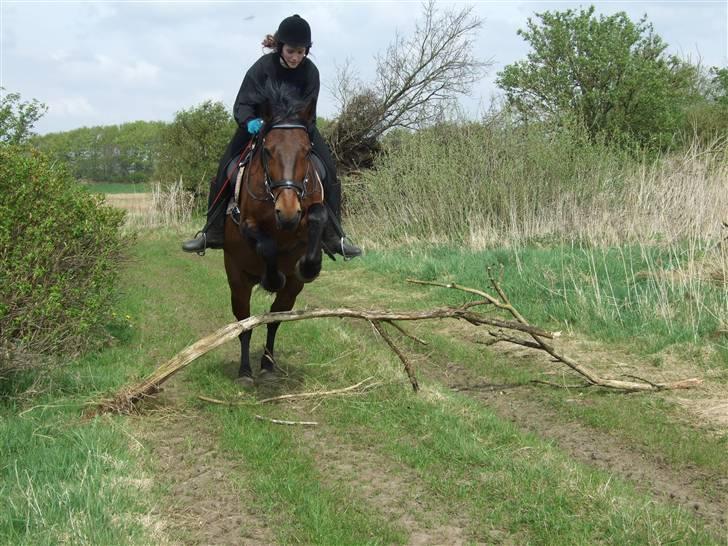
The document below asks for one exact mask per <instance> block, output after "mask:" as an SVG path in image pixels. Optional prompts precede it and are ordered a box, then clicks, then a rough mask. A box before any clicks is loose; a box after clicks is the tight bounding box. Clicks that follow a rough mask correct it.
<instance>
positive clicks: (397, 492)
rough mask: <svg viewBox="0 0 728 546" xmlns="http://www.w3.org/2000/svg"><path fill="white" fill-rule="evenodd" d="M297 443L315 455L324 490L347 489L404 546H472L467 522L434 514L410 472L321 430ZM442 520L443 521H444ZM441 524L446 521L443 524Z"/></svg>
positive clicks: (498, 538)
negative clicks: (392, 528)
mask: <svg viewBox="0 0 728 546" xmlns="http://www.w3.org/2000/svg"><path fill="white" fill-rule="evenodd" d="M301 438H302V440H303V441H305V443H306V445H307V446H308V447H310V449H311V450H312V453H313V454H314V458H315V462H316V467H317V468H318V469H319V471H320V475H321V479H322V482H323V484H324V485H326V486H327V487H332V488H333V487H340V486H341V484H342V483H345V484H347V485H348V486H349V487H350V493H351V495H352V496H353V497H354V498H355V499H357V502H359V503H364V504H366V505H368V506H369V507H372V508H373V509H374V510H375V511H376V512H377V513H379V514H380V517H382V518H384V519H386V520H387V521H388V522H389V523H392V524H394V525H396V526H397V527H399V528H401V529H404V531H405V532H406V533H407V537H408V541H407V544H409V545H411V546H429V545H433V546H434V545H440V544H448V545H452V546H459V545H462V544H477V543H480V542H474V538H477V537H473V536H471V535H470V533H469V531H468V524H467V519H465V518H463V517H457V516H455V515H454V513H455V510H454V509H451V510H449V512H452V513H447V512H445V511H444V510H443V507H442V506H439V508H435V507H434V506H433V501H432V498H431V494H430V493H429V492H428V491H427V490H426V489H425V488H424V487H422V486H421V485H420V483H419V482H420V479H419V477H418V476H417V475H416V473H415V472H414V471H413V470H411V469H410V468H408V467H406V466H404V465H401V464H398V463H397V462H396V461H393V460H391V459H389V458H387V457H384V456H383V455H381V454H380V453H378V452H376V451H375V450H374V449H366V448H364V449H362V448H360V447H356V446H354V445H352V444H350V443H347V442H346V441H345V440H344V439H343V438H341V436H340V435H338V434H337V433H336V432H335V431H331V430H327V429H326V427H317V428H316V429H307V430H305V431H302V433H301ZM443 516H445V517H443ZM443 520H446V521H443ZM504 537H505V533H502V532H500V531H493V532H492V534H491V536H490V537H488V540H487V543H490V544H492V543H499V544H500V543H502V542H503V539H504Z"/></svg>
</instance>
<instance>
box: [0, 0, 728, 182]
mask: <svg viewBox="0 0 728 546" xmlns="http://www.w3.org/2000/svg"><path fill="white" fill-rule="evenodd" d="M481 25H482V21H480V20H479V19H478V18H477V17H475V16H473V14H472V10H470V9H468V8H463V9H461V10H459V11H447V10H446V11H441V10H439V9H438V7H437V6H436V4H435V3H434V2H430V3H428V4H426V5H425V6H424V11H423V14H422V18H421V19H420V20H419V22H418V24H417V26H416V29H415V31H414V33H413V34H412V35H411V36H409V37H403V38H402V37H398V38H397V39H396V40H395V41H394V42H393V43H392V44H391V45H390V46H389V47H388V48H387V49H386V51H385V52H384V53H383V54H382V55H380V56H378V57H377V63H378V67H377V71H376V76H375V79H374V80H373V81H371V82H361V81H359V80H358V79H357V78H356V77H355V76H353V75H352V72H351V71H348V70H346V69H343V70H341V71H340V72H339V74H338V77H337V81H336V82H335V84H334V85H333V89H334V94H335V98H336V99H337V101H338V103H339V104H338V107H339V112H338V113H337V115H336V116H335V117H334V118H333V119H332V120H330V121H327V122H326V123H323V124H322V125H323V127H322V133H323V134H324V137H325V138H327V140H328V141H329V143H330V144H331V146H332V149H333V152H334V154H335V156H336V158H337V160H338V162H339V164H340V167H341V168H342V170H343V171H345V172H346V171H351V170H358V169H360V168H367V167H371V166H372V164H373V160H374V158H375V157H376V155H377V154H378V153H379V152H380V151H381V149H380V146H379V143H380V141H381V138H382V136H384V135H385V134H391V133H392V131H393V130H395V131H396V130H398V129H399V130H404V131H408V132H411V131H414V130H417V129H421V128H424V127H431V126H433V125H436V124H438V123H441V122H443V121H444V120H445V119H446V113H447V108H448V107H449V106H450V105H451V104H452V102H453V101H454V100H455V99H456V98H457V96H459V95H462V94H465V93H467V92H468V91H469V89H470V87H471V85H472V84H473V83H474V82H475V81H477V79H479V77H480V75H481V74H482V73H483V72H484V71H485V70H486V69H487V68H488V67H489V66H490V64H489V63H488V62H484V61H482V60H480V59H478V58H477V57H475V56H474V55H473V50H472V45H473V39H474V35H475V33H476V32H477V30H478V29H479V28H480V27H481ZM518 34H519V35H520V36H521V37H522V38H523V39H524V40H525V41H526V42H527V43H528V44H529V46H530V51H529V53H528V55H527V57H526V58H525V59H523V60H520V61H517V62H515V63H512V64H510V65H508V66H506V67H505V68H504V69H503V70H502V71H500V72H498V74H497V79H496V82H497V85H498V86H499V88H500V89H501V90H502V92H503V100H502V102H501V104H500V105H499V106H498V107H497V113H496V114H497V117H499V118H501V119H503V118H507V120H508V122H509V123H513V124H520V125H524V124H525V125H538V126H542V127H543V128H544V134H546V135H548V134H554V133H555V132H559V131H568V130H573V129H577V130H578V131H579V132H580V133H582V132H583V133H586V134H587V135H588V138H589V139H590V140H591V141H597V140H598V141H600V142H606V143H609V144H613V145H615V146H617V147H621V148H631V149H634V150H639V151H640V152H644V151H648V152H650V151H664V150H666V149H675V148H677V147H680V146H684V145H686V143H687V142H688V141H692V140H693V139H694V138H695V137H696V136H697V137H698V138H700V139H702V140H704V141H708V140H711V139H714V138H716V137H720V136H725V135H726V134H727V133H728V68H725V67H724V68H720V67H703V66H700V65H699V64H694V63H691V62H690V61H689V60H685V59H681V58H679V57H678V56H676V55H671V54H668V53H667V47H668V44H667V43H665V42H664V40H663V39H662V38H661V37H660V36H659V35H658V34H657V33H656V32H655V30H654V28H653V26H652V25H651V24H650V23H649V21H648V20H647V18H646V16H645V17H643V18H641V19H640V20H639V21H633V20H631V19H630V18H629V16H628V15H627V14H626V13H624V12H619V13H616V14H614V15H609V16H605V15H598V14H596V13H595V9H594V7H593V6H592V7H588V8H581V9H579V10H573V9H568V10H563V11H545V12H542V13H535V14H534V16H533V17H531V18H529V19H528V20H527V23H526V26H525V28H524V29H521V30H519V31H518ZM15 100H16V102H17V97H15ZM43 108H44V107H43V105H40V104H38V103H37V102H33V103H27V104H26V109H27V110H31V114H33V113H36V114H38V113H39V112H40V113H41V114H42V109H43ZM2 112H3V110H2V109H0V128H2V127H3V125H2V123H3V117H2ZM20 113H21V112H18V115H20ZM491 117H493V113H492V112H491ZM25 119H26V121H27V120H28V119H30V120H32V115H31V116H29V117H28V116H26V118H25ZM5 125H7V124H5ZM21 125H22V123H21ZM233 130H234V121H233V118H232V115H231V113H230V111H229V108H228V107H226V106H225V105H224V104H222V103H220V102H210V101H207V102H204V103H202V104H200V105H197V106H193V107H191V108H189V109H186V110H182V111H180V112H178V113H177V114H176V115H175V118H174V120H173V121H172V122H171V123H163V122H142V121H139V122H134V123H127V124H123V125H118V126H107V127H92V128H82V129H76V130H73V131H68V132H64V133H55V134H50V135H45V136H42V137H35V139H34V142H35V144H36V145H37V146H38V147H39V148H41V149H43V150H46V151H48V152H49V153H50V154H52V155H53V156H54V157H56V158H58V159H62V160H64V161H66V162H67V163H68V165H69V166H70V168H71V171H72V172H73V174H74V175H75V176H76V177H77V178H80V179H86V180H92V181H108V182H117V181H127V182H146V181H149V180H159V181H162V182H171V181H177V180H179V179H180V178H181V179H182V180H183V182H184V186H185V187H186V188H187V189H189V190H192V191H195V192H196V193H204V191H205V188H206V187H207V183H208V180H209V178H210V177H212V176H213V175H214V174H215V170H216V168H217V160H218V158H219V156H220V155H221V154H222V152H223V150H224V147H225V145H226V144H227V142H228V139H229V138H230V135H231V134H232V132H233ZM26 133H27V131H26Z"/></svg>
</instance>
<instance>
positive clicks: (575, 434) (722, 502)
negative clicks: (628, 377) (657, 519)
mask: <svg viewBox="0 0 728 546" xmlns="http://www.w3.org/2000/svg"><path fill="white" fill-rule="evenodd" d="M444 367H445V368H446V369H447V372H448V375H449V376H452V375H456V376H458V383H457V384H456V385H455V384H452V381H451V380H449V381H448V380H447V378H446V377H443V375H442V374H441V373H437V372H436V371H435V370H433V368H429V369H428V370H427V371H426V373H427V375H428V376H430V377H431V378H432V379H436V380H439V381H442V380H443V379H444V381H442V382H443V383H444V384H446V385H449V386H450V388H453V389H454V390H457V391H459V392H460V393H461V394H463V395H465V396H467V397H469V398H472V399H474V400H478V401H479V402H481V403H483V404H485V405H487V406H488V407H489V408H491V409H492V410H493V411H494V412H495V413H496V415H498V416H499V417H500V418H502V419H505V420H508V421H510V422H512V423H514V424H515V425H517V426H518V427H519V428H520V429H521V430H525V431H528V432H530V433H532V434H534V435H536V436H538V437H539V438H543V439H545V440H548V441H550V442H553V443H554V444H555V445H556V446H558V447H559V448H560V449H561V450H562V451H563V452H564V453H566V454H567V455H569V456H570V457H572V458H574V459H575V460H577V461H579V462H581V463H584V464H587V465H589V466H592V467H595V468H598V469H600V470H603V471H606V472H609V473H611V474H614V475H615V476H617V477H619V478H620V479H622V480H624V481H627V482H629V483H631V484H632V485H634V487H635V488H636V489H638V490H640V491H643V492H647V493H650V494H651V495H652V496H653V497H655V498H656V499H658V500H660V501H663V502H666V503H671V504H677V505H679V506H681V507H682V508H683V509H684V510H685V511H686V512H688V513H692V514H694V515H696V516H697V517H698V518H700V519H701V520H702V521H703V522H704V523H705V525H706V526H707V527H708V528H709V529H710V530H711V531H712V532H713V533H714V534H716V535H717V536H719V537H722V539H723V540H726V539H728V476H711V475H710V474H708V473H707V472H705V471H703V470H701V469H698V468H695V467H693V466H679V467H678V466H674V465H671V464H669V463H667V462H666V461H664V460H661V459H660V458H659V457H657V456H654V455H651V454H646V453H643V452H641V451H640V450H639V449H638V448H636V447H633V446H630V445H628V444H627V443H626V442H624V441H623V440H621V439H619V438H617V437H615V436H613V435H611V434H608V433H606V432H602V431H599V430H597V429H594V428H591V427H589V426H586V425H583V424H581V423H578V422H576V421H572V420H565V419H564V417H563V415H560V414H559V413H558V412H556V411H555V410H553V409H551V408H549V407H548V406H547V405H546V404H543V403H540V402H539V401H538V400H537V396H534V387H531V386H529V385H524V386H522V387H518V388H507V387H498V386H494V387H489V386H487V383H484V380H485V381H486V382H487V378H483V377H477V378H476V377H473V376H472V374H471V373H470V371H469V370H468V369H467V368H464V367H462V366H460V365H457V364H453V363H449V364H446V365H444ZM423 371H425V370H423ZM708 480H710V481H711V491H710V492H706V491H703V490H702V489H701V488H700V486H699V484H700V483H704V482H706V481H708Z"/></svg>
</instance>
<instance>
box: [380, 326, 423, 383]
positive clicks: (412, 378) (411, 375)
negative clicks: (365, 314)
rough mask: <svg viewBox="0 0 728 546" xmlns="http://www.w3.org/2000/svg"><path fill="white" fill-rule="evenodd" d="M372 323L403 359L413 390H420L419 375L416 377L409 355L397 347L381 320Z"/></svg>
mask: <svg viewBox="0 0 728 546" xmlns="http://www.w3.org/2000/svg"><path fill="white" fill-rule="evenodd" d="M371 323H372V326H374V329H375V330H376V331H377V332H378V333H379V335H380V336H382V339H383V340H384V341H385V342H386V343H387V345H389V348H390V349H392V350H393V351H394V353H395V354H396V355H397V356H398V357H399V359H400V360H401V361H402V364H404V369H405V371H406V372H407V376H408V377H409V380H410V383H411V384H412V390H414V391H415V392H417V391H418V390H420V386H419V384H418V383H417V377H415V371H414V368H413V367H412V364H411V363H410V362H409V360H407V357H405V356H404V354H403V353H402V351H400V350H399V349H398V348H397V346H396V345H395V344H394V342H393V341H392V338H391V337H389V334H387V332H385V331H384V328H383V327H382V325H381V323H380V322H379V321H376V320H373V321H371Z"/></svg>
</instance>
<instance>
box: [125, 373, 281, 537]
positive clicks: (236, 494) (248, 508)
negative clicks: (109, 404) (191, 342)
mask: <svg viewBox="0 0 728 546" xmlns="http://www.w3.org/2000/svg"><path fill="white" fill-rule="evenodd" d="M175 383H177V382H176V381H175V380H174V379H172V380H170V381H169V382H168V383H167V384H165V390H164V394H163V395H162V396H161V397H160V399H159V400H157V401H155V402H154V405H156V406H157V408H160V409H157V410H156V411H155V410H150V411H148V412H146V413H145V414H144V416H143V417H141V418H138V419H136V420H135V421H134V423H133V425H132V426H133V428H134V429H135V433H136V435H137V436H138V437H139V438H141V439H142V441H143V443H144V445H145V447H146V448H147V449H148V450H149V451H150V452H151V457H150V459H151V460H152V461H153V463H152V464H153V466H154V468H153V469H152V470H151V471H150V472H149V474H150V475H151V476H153V478H154V479H155V481H156V482H157V484H156V485H157V486H158V488H160V489H162V490H163V491H165V492H166V493H165V494H164V495H163V497H164V499H165V501H166V502H165V503H164V504H163V505H161V506H159V507H157V510H156V513H155V514H154V515H155V517H156V518H158V519H159V520H161V522H162V527H163V532H164V533H165V534H166V535H167V537H168V540H169V542H170V543H172V544H184V545H185V546H187V545H193V544H199V545H208V544H215V545H220V546H235V545H245V546H259V545H265V544H275V542H276V541H275V539H274V536H273V533H272V530H271V529H270V528H269V527H268V526H267V525H266V523H265V522H266V517H265V516H264V514H263V513H262V512H258V511H256V510H255V502H254V501H255V499H254V498H253V496H252V494H249V493H248V492H247V491H245V490H241V488H240V487H238V486H236V485H235V484H234V483H233V479H232V477H233V476H236V477H237V479H236V480H235V482H237V483H240V481H241V480H240V478H241V477H244V476H245V474H246V472H247V471H246V469H245V467H244V463H243V462H242V461H238V460H233V459H231V458H230V457H229V456H228V455H226V454H224V453H221V452H220V451H218V449H217V448H216V447H215V446H216V445H217V443H218V439H217V435H216V433H215V432H214V431H213V430H212V428H211V427H210V426H208V425H206V424H205V421H206V420H205V418H204V416H202V415H201V414H199V413H198V412H195V411H193V410H187V411H185V410H176V409H174V403H172V404H170V398H171V399H173V400H177V401H179V400H181V394H180V392H179V390H180V387H179V386H178V385H176V384H175ZM170 408H171V409H170Z"/></svg>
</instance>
